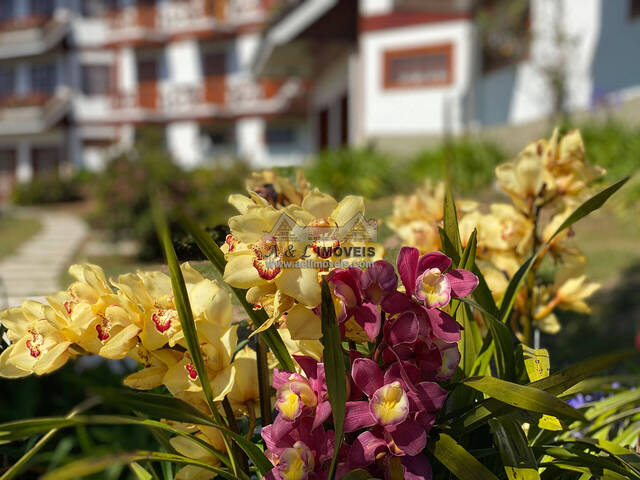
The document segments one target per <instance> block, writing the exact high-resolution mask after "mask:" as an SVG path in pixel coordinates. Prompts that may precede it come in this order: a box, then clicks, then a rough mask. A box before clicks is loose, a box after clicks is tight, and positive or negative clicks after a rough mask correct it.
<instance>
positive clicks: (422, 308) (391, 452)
mask: <svg viewBox="0 0 640 480" xmlns="http://www.w3.org/2000/svg"><path fill="white" fill-rule="evenodd" d="M397 271H398V275H399V276H400V280H401V282H402V286H399V282H398V277H397V275H396V272H395V269H394V267H393V265H391V264H390V263H388V262H386V261H384V260H379V261H376V262H375V263H374V264H373V265H372V266H370V267H369V268H367V269H366V270H360V269H356V268H347V269H335V270H333V271H331V272H330V273H329V275H328V276H327V282H328V283H329V285H330V286H331V289H332V292H333V295H334V301H335V304H336V310H337V312H338V322H339V326H340V330H341V333H342V336H343V338H344V339H345V340H349V341H350V345H351V349H350V351H349V360H350V365H351V368H350V374H349V385H350V388H349V389H348V390H349V392H350V393H349V398H348V400H349V401H348V402H347V405H346V415H345V424H344V430H345V432H346V433H347V438H351V439H352V440H351V441H350V442H347V443H346V444H345V445H344V446H343V449H341V451H340V452H339V459H340V464H339V472H340V471H342V472H349V471H352V470H354V469H358V468H364V469H367V470H368V471H369V472H370V473H371V474H372V475H373V476H378V475H384V474H385V472H386V471H387V470H388V468H389V462H390V461H391V459H392V458H394V457H398V459H399V461H400V463H401V465H402V468H403V471H404V478H412V479H428V478H431V467H430V465H429V462H428V461H427V459H426V457H424V455H422V451H423V450H424V448H425V447H426V444H427V436H428V433H429V430H430V429H431V426H432V425H433V423H434V421H435V418H436V413H437V412H438V410H439V409H440V408H442V405H443V404H444V401H445V399H446V397H447V391H446V390H445V389H444V388H442V387H441V386H440V385H439V384H438V381H443V380H447V379H449V378H451V377H452V376H453V374H454V372H455V369H456V367H457V365H458V363H459V361H460V352H459V350H458V346H457V342H458V340H460V330H461V327H460V325H459V324H458V323H457V322H456V321H455V320H454V319H453V317H451V315H449V313H447V309H448V305H449V303H450V301H451V299H452V298H456V297H458V298H459V297H465V296H467V295H469V294H470V293H471V292H472V291H473V289H474V288H475V287H476V285H477V284H478V279H477V277H476V276H475V275H473V274H472V273H471V272H468V271H466V270H462V269H451V259H449V258H448V257H447V256H446V255H444V254H442V253H440V252H431V253H428V254H425V255H422V256H420V254H419V252H418V250H417V249H415V248H410V247H405V248H403V249H402V250H401V251H400V254H399V255H398V260H397ZM356 342H361V343H360V346H361V347H362V348H358V345H357V344H356ZM367 345H368V347H367ZM367 350H368V351H367ZM295 359H296V361H297V362H298V364H299V365H300V367H301V370H302V373H298V372H282V371H279V370H276V371H275V372H274V376H273V386H274V388H276V389H277V394H276V398H277V400H276V408H277V410H278V416H277V417H276V420H275V421H274V423H273V425H270V426H268V427H266V428H264V429H263V431H262V437H263V439H264V440H265V443H266V445H267V448H268V454H269V457H270V458H271V460H272V461H273V463H274V465H275V468H274V471H273V472H272V475H273V478H281V479H303V478H323V477H322V476H321V474H322V472H326V465H324V462H325V461H326V460H327V459H329V458H330V457H331V455H332V453H333V452H332V448H333V447H332V443H331V442H332V435H331V433H332V432H330V430H328V429H327V428H325V425H324V424H325V423H327V420H328V419H329V418H330V413H331V412H330V406H329V403H328V397H327V387H326V383H325V371H324V365H323V364H322V363H318V362H317V361H316V360H313V359H311V358H309V357H304V356H296V357H295ZM303 374H304V375H303Z"/></svg>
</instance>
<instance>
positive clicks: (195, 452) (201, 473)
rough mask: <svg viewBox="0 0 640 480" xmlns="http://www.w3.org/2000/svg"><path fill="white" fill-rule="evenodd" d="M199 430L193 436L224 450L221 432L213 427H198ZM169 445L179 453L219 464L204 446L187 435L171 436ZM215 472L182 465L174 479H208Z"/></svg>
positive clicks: (208, 462) (219, 449) (201, 460)
mask: <svg viewBox="0 0 640 480" xmlns="http://www.w3.org/2000/svg"><path fill="white" fill-rule="evenodd" d="M199 430H200V431H196V432H195V433H194V436H195V437H197V438H198V439H199V440H202V441H204V442H207V443H208V444H210V445H211V446H212V447H213V448H214V449H215V450H218V451H219V452H221V453H224V452H226V448H225V445H224V441H223V439H222V434H221V433H220V431H219V430H218V429H217V428H213V427H204V426H200V427H199ZM169 442H170V443H171V446H172V447H173V448H174V449H175V450H176V452H178V453H179V454H181V455H184V456H185V457H188V458H192V459H194V460H199V461H200V462H203V463H206V464H209V465H212V466H215V465H219V464H220V460H219V459H218V457H216V456H215V455H214V454H213V453H211V452H210V451H209V450H207V449H206V448H204V447H203V446H202V445H200V444H199V443H197V442H195V441H193V440H190V439H189V438H187V437H182V436H179V437H173V438H171V439H170V440H169ZM215 476H216V475H215V473H213V472H211V471H210V470H206V469H204V468H200V467H196V466H194V465H187V466H184V467H182V468H181V469H180V470H179V471H178V473H177V474H176V476H175V479H176V480H210V479H212V478H214V477H215Z"/></svg>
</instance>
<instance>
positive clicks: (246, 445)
mask: <svg viewBox="0 0 640 480" xmlns="http://www.w3.org/2000/svg"><path fill="white" fill-rule="evenodd" d="M124 392H126V393H125V394H123V395H118V394H115V395H113V396H112V397H111V398H112V399H113V400H114V402H116V401H117V405H121V406H122V405H126V406H129V407H130V408H132V409H135V410H138V411H141V412H145V413H146V414H148V415H158V414H159V413H160V412H164V415H158V416H159V417H160V418H164V419H166V420H174V421H179V422H184V421H185V420H180V419H179V418H177V417H180V416H181V415H180V413H179V411H176V407H177V406H178V405H186V406H187V407H190V405H189V404H188V403H186V402H183V401H182V400H179V399H177V398H174V397H169V396H165V395H158V394H153V393H146V392H136V391H126V390H124ZM168 406H171V407H168ZM187 407H185V409H186V408H187ZM178 408H179V407H178ZM191 408H193V407H191ZM190 416H192V415H190ZM202 417H204V418H202ZM193 418H194V419H195V418H196V417H193ZM206 418H207V417H206V416H205V415H201V419H200V420H198V421H191V422H190V423H196V424H202V425H208V426H211V427H215V428H217V429H218V430H220V431H221V432H223V433H224V434H225V435H227V436H229V437H231V438H233V440H234V442H235V443H237V444H238V446H239V447H240V448H241V449H242V450H244V452H245V453H246V454H247V456H248V457H249V458H250V459H251V461H252V462H253V463H254V464H255V466H256V467H257V468H258V470H259V471H260V472H261V473H262V474H263V475H266V474H267V473H268V472H269V471H270V470H271V469H272V468H273V465H272V464H271V462H270V461H269V460H268V459H267V457H265V456H264V453H262V450H260V449H259V448H258V447H257V446H256V445H254V444H253V443H251V442H250V441H248V440H247V439H245V438H244V437H243V436H242V435H238V434H237V433H234V432H232V431H231V430H229V429H228V428H227V427H226V426H225V425H224V424H223V423H222V422H220V423H217V422H214V421H212V420H211V419H208V420H207V422H208V423H207V422H205V421H204V420H205V419H206ZM0 438H1V437H0Z"/></svg>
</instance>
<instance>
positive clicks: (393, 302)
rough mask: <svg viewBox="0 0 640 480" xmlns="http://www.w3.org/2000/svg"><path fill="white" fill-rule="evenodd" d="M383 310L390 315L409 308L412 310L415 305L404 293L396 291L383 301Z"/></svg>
mask: <svg viewBox="0 0 640 480" xmlns="http://www.w3.org/2000/svg"><path fill="white" fill-rule="evenodd" d="M381 306H382V310H384V311H385V312H387V313H388V314H390V315H395V314H397V313H402V312H405V311H407V310H411V309H412V308H413V307H414V303H413V302H412V301H411V299H410V298H409V297H408V296H407V295H405V294H404V293H400V292H395V293H392V294H391V295H389V296H387V297H386V298H385V299H384V300H383V301H382V304H381Z"/></svg>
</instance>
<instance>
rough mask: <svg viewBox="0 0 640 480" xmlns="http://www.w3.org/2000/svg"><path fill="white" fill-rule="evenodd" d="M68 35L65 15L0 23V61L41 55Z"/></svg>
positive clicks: (35, 17)
mask: <svg viewBox="0 0 640 480" xmlns="http://www.w3.org/2000/svg"><path fill="white" fill-rule="evenodd" d="M68 33H69V16H68V14H67V13H63V14H62V15H58V16H56V17H47V16H42V15H34V16H30V17H25V18H20V19H11V20H8V21H5V22H2V23H0V60H5V59H10V58H19V57H27V56H33V55H41V54H43V53H45V52H47V51H49V50H51V49H53V48H55V47H57V46H58V45H60V44H61V43H62V41H63V40H64V38H65V37H66V35H67V34H68Z"/></svg>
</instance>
